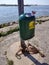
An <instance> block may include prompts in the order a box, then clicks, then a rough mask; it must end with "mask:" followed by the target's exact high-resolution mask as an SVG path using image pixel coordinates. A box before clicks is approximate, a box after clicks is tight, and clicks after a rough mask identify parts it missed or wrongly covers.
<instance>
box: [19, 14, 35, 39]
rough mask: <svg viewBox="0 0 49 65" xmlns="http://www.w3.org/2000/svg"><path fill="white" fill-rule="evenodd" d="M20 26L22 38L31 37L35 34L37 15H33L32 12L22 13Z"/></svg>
mask: <svg viewBox="0 0 49 65" xmlns="http://www.w3.org/2000/svg"><path fill="white" fill-rule="evenodd" d="M19 26H20V37H21V39H23V40H28V39H31V38H32V37H34V34H35V16H32V15H31V13H25V14H22V15H20V17H19Z"/></svg>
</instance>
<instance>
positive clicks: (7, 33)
mask: <svg viewBox="0 0 49 65" xmlns="http://www.w3.org/2000/svg"><path fill="white" fill-rule="evenodd" d="M16 31H19V27H16V28H14V29H11V30H9V31H7V32H1V33H0V37H2V36H6V35H9V34H11V33H13V32H16Z"/></svg>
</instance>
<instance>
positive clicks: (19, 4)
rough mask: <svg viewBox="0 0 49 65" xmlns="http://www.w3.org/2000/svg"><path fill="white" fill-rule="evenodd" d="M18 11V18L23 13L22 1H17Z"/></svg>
mask: <svg viewBox="0 0 49 65" xmlns="http://www.w3.org/2000/svg"><path fill="white" fill-rule="evenodd" d="M18 10H19V16H20V15H21V14H23V13H24V2H23V0H18Z"/></svg>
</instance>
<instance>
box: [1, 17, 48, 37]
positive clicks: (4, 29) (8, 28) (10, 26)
mask: <svg viewBox="0 0 49 65" xmlns="http://www.w3.org/2000/svg"><path fill="white" fill-rule="evenodd" d="M46 21H49V16H41V17H38V18H36V22H35V25H37V24H42V23H44V22H46ZM17 31H19V23H18V22H8V23H4V24H0V37H5V36H7V35H9V34H12V33H13V32H17Z"/></svg>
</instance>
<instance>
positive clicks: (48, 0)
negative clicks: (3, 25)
mask: <svg viewBox="0 0 49 65" xmlns="http://www.w3.org/2000/svg"><path fill="white" fill-rule="evenodd" d="M17 3H18V0H0V4H17ZM24 4H38V5H49V0H24Z"/></svg>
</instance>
